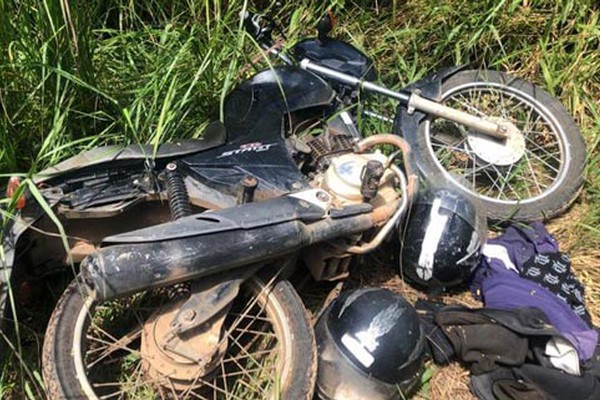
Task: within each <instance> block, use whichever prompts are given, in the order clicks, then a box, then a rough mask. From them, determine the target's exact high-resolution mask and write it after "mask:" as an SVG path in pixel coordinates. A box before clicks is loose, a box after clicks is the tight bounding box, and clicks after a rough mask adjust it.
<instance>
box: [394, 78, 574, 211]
mask: <svg viewBox="0 0 600 400" xmlns="http://www.w3.org/2000/svg"><path fill="white" fill-rule="evenodd" d="M441 100H442V102H443V103H444V104H445V105H448V106H450V107H453V108H456V109H459V110H462V111H467V112H469V113H471V114H474V115H477V116H480V117H482V118H485V119H489V120H492V121H496V122H505V123H506V122H508V125H509V127H510V128H511V129H509V132H508V139H507V140H504V141H499V140H495V139H493V138H489V137H487V136H485V135H483V134H480V133H478V132H474V131H472V130H470V129H469V128H467V127H466V126H464V125H461V124H458V123H454V122H451V121H448V120H444V119H441V118H426V119H424V121H423V122H422V123H421V124H420V125H419V130H418V135H417V138H416V143H412V145H413V147H414V153H415V156H416V158H417V162H418V164H419V168H420V170H421V173H422V174H423V175H424V177H425V179H428V178H431V177H432V176H440V175H441V176H442V178H443V179H444V180H446V181H447V182H450V183H452V184H453V185H454V186H456V187H457V188H458V189H459V190H460V191H462V192H463V193H464V194H465V195H466V196H467V197H473V198H478V199H479V200H480V201H481V202H482V203H483V206H484V207H485V208H486V211H487V215H488V218H490V219H491V220H494V221H503V220H510V219H512V220H519V221H532V220H538V219H549V218H552V217H555V216H557V215H559V214H560V213H562V212H563V211H564V210H565V209H566V208H567V207H568V206H569V205H570V204H571V203H572V202H573V201H574V200H575V198H576V197H577V195H578V193H579V190H580V189H581V186H582V183H583V170H584V166H585V159H586V150H585V143H584V141H583V138H582V136H581V134H580V132H579V129H578V128H577V125H576V124H575V122H574V121H573V119H572V118H571V116H570V115H569V114H568V113H567V111H566V110H565V109H564V107H563V106H562V105H561V103H560V102H559V101H557V100H556V99H554V98H553V97H552V96H550V95H549V94H548V93H547V92H545V91H544V90H542V89H540V88H539V87H537V86H535V85H534V84H532V83H529V82H526V81H524V80H522V79H518V78H514V77H511V76H509V75H507V74H504V73H501V72H496V71H485V70H471V71H462V72H459V73H457V74H455V75H453V76H451V77H450V78H448V79H447V80H446V81H445V82H444V83H443V85H442V94H441ZM395 129H396V133H400V129H399V126H398V124H396V127H395Z"/></svg>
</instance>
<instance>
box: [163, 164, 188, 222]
mask: <svg viewBox="0 0 600 400" xmlns="http://www.w3.org/2000/svg"><path fill="white" fill-rule="evenodd" d="M165 177H166V180H167V194H168V196H169V208H170V209H171V216H172V217H173V219H174V220H175V219H179V218H182V217H185V216H188V215H191V214H192V206H191V205H190V197H189V196H188V192H187V188H186V187H185V182H184V181H183V177H182V176H181V174H180V173H179V170H178V169H177V164H176V163H174V162H171V163H169V164H167V168H166V170H165Z"/></svg>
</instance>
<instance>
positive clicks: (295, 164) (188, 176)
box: [1, 15, 585, 399]
mask: <svg viewBox="0 0 600 400" xmlns="http://www.w3.org/2000/svg"><path fill="white" fill-rule="evenodd" d="M245 25H246V28H247V29H248V31H249V32H250V33H251V34H252V36H253V37H254V38H255V40H256V41H257V42H258V43H259V44H261V46H262V47H263V48H264V49H265V50H266V51H267V52H269V53H274V54H276V55H278V56H279V57H280V58H281V60H282V61H283V63H284V64H287V65H283V66H276V67H274V68H271V69H268V70H265V71H262V72H259V73H258V74H256V75H254V76H253V77H252V78H250V79H248V80H246V81H244V82H242V83H241V84H240V85H239V86H238V87H237V88H236V89H234V90H233V91H232V92H231V93H230V94H229V95H228V96H227V98H226V101H225V107H224V119H223V122H219V121H217V122H215V123H213V124H211V125H210V126H209V127H208V128H207V129H206V131H205V133H204V135H203V137H202V139H200V140H196V141H180V142H177V143H173V144H164V145H162V146H161V147H160V148H159V149H158V151H157V152H156V153H154V154H153V149H152V148H150V147H149V146H142V145H140V146H130V147H126V148H119V147H111V146H108V147H101V148H97V149H93V150H91V151H89V152H86V153H83V154H80V155H78V156H76V157H73V158H71V159H69V160H66V161H64V162H63V163H61V164H58V165H56V166H55V167H52V168H50V169H48V170H46V171H43V172H42V173H40V175H39V177H38V179H37V181H36V183H37V186H38V188H39V190H40V193H41V194H42V195H43V196H44V199H45V201H46V202H47V203H48V204H49V205H50V206H51V207H52V208H53V210H54V211H55V213H56V215H57V217H58V218H59V220H60V222H61V224H62V226H63V227H64V230H65V232H66V233H67V244H68V246H66V247H67V249H65V246H63V245H62V241H61V240H62V239H61V238H60V236H59V235H47V234H46V232H47V231H52V226H53V222H52V219H51V218H50V217H49V216H48V215H46V214H45V213H44V211H43V209H42V208H41V207H40V206H39V205H38V204H35V202H34V201H32V199H31V198H29V196H25V198H24V199H25V201H24V204H20V206H21V208H22V209H21V210H20V213H19V215H18V216H17V217H16V218H15V220H14V221H13V222H12V223H11V224H10V226H9V229H8V230H7V231H6V234H5V235H4V242H3V247H4V254H5V258H6V265H4V269H5V271H7V272H8V273H5V274H2V279H5V277H7V276H10V273H13V278H12V279H11V282H8V281H4V282H3V286H2V299H1V300H2V302H3V304H5V303H6V296H7V293H8V286H9V285H11V284H12V285H13V287H17V284H16V283H17V282H18V280H17V277H22V276H27V275H33V276H35V275H36V274H38V275H39V273H40V271H45V273H48V271H56V270H64V269H65V267H68V266H69V265H75V264H79V263H80V266H79V268H80V273H79V275H78V277H77V279H76V280H75V281H74V282H73V283H72V284H71V286H69V288H68V289H67V290H66V291H65V293H64V294H63V296H62V297H61V299H60V300H59V302H58V304H57V306H56V308H55V311H54V313H53V315H52V317H51V320H50V323H49V326H48V331H47V335H46V340H45V343H44V365H43V373H44V379H45V382H46V384H47V387H48V392H49V396H50V398H53V399H59V398H160V397H163V398H187V397H190V398H221V397H222V398H244V399H247V398H264V397H276V398H283V399H298V398H312V393H313V387H314V380H315V374H316V349H315V345H314V335H313V332H312V328H311V325H310V323H309V321H308V319H307V316H306V311H305V309H304V306H303V305H302V302H301V300H300V299H299V297H298V295H297V294H296V292H295V290H294V288H293V287H292V286H291V285H290V283H289V282H288V281H287V280H286V274H287V273H288V271H289V270H291V269H294V268H295V267H296V266H298V265H301V264H304V265H306V266H307V267H308V269H309V270H310V272H311V274H312V276H313V277H314V278H315V279H316V280H334V279H339V278H342V277H345V276H347V274H348V267H349V264H350V261H351V260H352V258H353V256H355V255H357V254H364V253H367V252H369V251H372V250H374V249H376V248H379V247H380V246H384V245H386V244H385V239H386V238H388V237H389V236H390V233H391V232H392V231H393V230H394V229H396V227H397V225H398V223H399V221H401V219H402V218H403V216H404V215H405V213H406V211H407V209H408V208H409V206H410V203H411V200H412V198H413V197H414V195H415V194H416V192H417V187H418V182H419V176H420V177H422V178H424V179H428V178H429V177H430V176H432V175H435V176H438V177H439V176H441V177H443V178H444V179H445V180H447V181H449V182H451V183H452V184H454V185H455V186H456V188H457V189H458V190H460V191H462V192H463V193H464V195H465V196H467V197H471V198H477V199H479V200H480V201H482V202H483V203H484V204H485V206H486V209H487V212H488V217H489V218H491V219H495V220H501V219H506V218H514V219H521V220H531V219H538V218H548V217H552V216H555V215H557V214H558V213H560V212H561V211H562V210H564V209H565V208H566V207H567V206H568V205H569V204H570V203H571V202H572V201H573V199H574V198H575V196H576V194H577V192H578V190H579V188H580V186H581V182H582V170H583V165H584V164H583V163H584V159H585V146H584V143H583V140H582V138H581V136H580V134H579V132H578V129H577V127H576V125H575V124H574V122H573V121H572V119H571V118H570V117H569V116H568V114H567V113H566V111H565V110H564V108H563V107H562V106H561V105H560V103H558V102H557V101H556V100H555V99H553V98H551V97H550V96H549V95H548V94H547V93H546V92H544V91H543V90H541V89H539V88H537V87H536V86H534V85H532V84H530V83H527V82H525V81H522V80H520V79H516V78H511V77H509V76H507V75H505V74H503V73H498V72H493V71H468V70H465V69H464V68H461V67H458V68H452V69H447V70H443V71H439V72H437V73H436V74H433V75H431V76H429V77H427V78H425V79H423V80H421V81H418V82H415V83H413V84H411V85H410V86H408V87H407V88H405V89H403V90H402V91H399V92H396V91H392V90H391V89H389V88H385V87H383V86H380V85H378V84H376V83H374V82H373V81H372V80H373V79H374V75H375V73H374V69H373V64H372V61H371V60H369V58H368V57H366V56H365V55H364V54H363V53H361V52H360V51H359V50H357V49H356V48H354V47H353V46H351V45H349V44H347V43H345V42H342V41H339V40H336V39H333V38H330V37H328V32H329V31H330V29H331V25H332V20H331V17H329V16H326V17H324V19H323V20H322V21H321V22H320V23H319V29H318V30H319V36H318V38H311V39H306V40H303V41H301V42H299V43H297V44H296V45H294V46H292V47H291V48H290V50H289V51H288V52H284V51H282V50H281V49H280V47H279V46H276V45H274V43H273V41H272V32H273V29H274V25H273V23H272V21H271V20H269V19H268V18H266V17H264V16H258V15H247V16H245ZM368 93H371V94H378V95H383V96H387V97H390V98H393V99H396V100H398V102H399V106H398V111H397V115H396V116H395V118H394V135H391V134H373V135H371V136H368V137H366V138H364V136H363V135H362V134H361V133H360V132H359V131H358V129H357V127H356V124H355V117H356V116H355V115H354V114H353V113H355V110H356V109H357V108H359V107H355V106H356V105H358V104H359V103H361V101H362V97H363V96H362V95H359V94H368ZM370 115H374V116H375V117H376V118H384V119H385V118H386V117H385V116H382V115H379V114H377V113H373V112H370ZM315 130H318V133H317V134H312V133H310V134H306V133H305V132H307V131H311V132H314V131H315ZM380 145H386V146H388V147H392V148H394V150H395V151H394V152H392V153H391V154H390V155H386V154H384V153H382V152H381V151H378V150H376V149H375V147H376V146H380ZM397 159H401V160H402V164H401V165H397V162H395V161H396V160H397ZM165 200H166V201H165ZM19 203H21V202H19ZM17 290H18V288H17ZM2 308H3V309H4V308H5V307H2ZM144 396H146V397H144Z"/></svg>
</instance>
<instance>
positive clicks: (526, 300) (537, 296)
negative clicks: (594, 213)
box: [471, 222, 598, 361]
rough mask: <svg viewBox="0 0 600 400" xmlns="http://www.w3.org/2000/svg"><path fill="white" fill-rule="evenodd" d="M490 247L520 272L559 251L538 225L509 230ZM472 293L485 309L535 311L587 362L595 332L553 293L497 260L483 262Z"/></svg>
mask: <svg viewBox="0 0 600 400" xmlns="http://www.w3.org/2000/svg"><path fill="white" fill-rule="evenodd" d="M488 243H489V244H495V245H502V246H503V247H505V248H506V250H507V253H508V256H509V258H510V261H512V263H513V264H514V265H515V266H516V267H517V269H518V270H519V271H520V270H521V269H522V267H523V263H525V261H527V260H529V259H530V258H531V257H532V256H534V255H535V254H539V253H552V252H557V251H558V244H557V243H556V240H555V239H554V238H553V237H552V235H550V234H549V233H548V231H547V230H546V228H545V227H544V225H543V224H542V223H540V222H536V223H533V224H532V225H531V228H528V227H527V226H523V227H517V226H511V227H509V228H508V229H507V230H506V232H505V233H504V234H503V235H501V236H498V237H497V238H494V239H490V240H488ZM471 292H472V293H473V296H474V297H475V298H478V299H481V300H482V301H483V303H484V304H485V306H486V307H489V308H498V309H503V310H512V309H514V308H518V307H536V308H538V309H539V310H541V311H542V312H543V313H544V314H545V315H546V317H547V318H548V321H550V323H551V324H552V325H553V326H554V327H555V328H556V330H558V331H559V332H560V333H561V334H562V335H563V336H564V337H565V339H567V340H568V341H569V342H571V344H573V346H574V347H575V348H576V349H577V353H578V354H579V358H580V360H582V361H585V360H589V359H590V358H591V357H592V355H593V354H594V350H595V348H596V344H597V342H598V332H596V331H595V330H594V329H592V328H590V327H589V326H588V325H587V324H586V323H585V322H584V321H583V320H582V319H581V318H580V317H579V316H578V315H577V314H576V313H575V312H574V311H573V310H572V309H571V308H570V307H569V305H568V304H567V303H565V302H564V301H562V300H561V299H560V298H558V297H557V296H556V295H555V294H554V293H552V292H551V291H549V290H548V289H546V288H544V287H543V286H541V285H539V284H538V283H535V282H532V281H530V280H528V279H525V278H522V277H521V276H519V274H518V273H517V271H514V270H511V269H507V266H506V265H505V264H504V263H503V262H502V261H501V260H500V259H498V258H491V259H487V258H486V257H483V258H482V261H481V263H480V265H479V268H477V272H476V273H475V276H474V278H473V281H472V283H471Z"/></svg>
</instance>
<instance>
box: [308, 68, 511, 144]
mask: <svg viewBox="0 0 600 400" xmlns="http://www.w3.org/2000/svg"><path fill="white" fill-rule="evenodd" d="M300 67H301V68H302V69H305V70H307V71H311V72H313V73H315V74H317V75H320V76H324V77H326V78H329V79H333V80H336V81H339V82H343V83H345V84H348V85H352V86H354V87H356V88H359V89H362V90H365V91H367V92H373V93H378V94H381V95H384V96H387V97H390V98H392V99H396V100H398V101H399V102H400V103H402V104H404V105H406V106H407V108H408V112H409V114H412V113H413V112H414V111H415V110H417V111H422V112H424V113H427V114H431V115H435V116H436V117H441V118H444V119H447V120H450V121H453V122H457V123H459V124H462V125H466V126H468V127H469V128H471V129H473V130H475V131H477V132H480V133H482V134H484V135H488V136H491V137H493V138H495V139H500V140H503V139H506V138H507V137H508V131H509V126H508V125H507V124H504V123H496V122H494V121H489V120H486V119H483V118H480V117H477V116H475V115H472V114H469V113H467V112H464V111H460V110H456V109H454V108H452V107H448V106H445V105H443V104H440V103H438V102H436V101H433V100H429V99H426V98H424V97H421V96H420V94H419V92H418V91H413V92H412V93H409V92H396V91H393V90H391V89H388V88H386V87H383V86H380V85H377V84H376V83H373V82H369V81H364V80H361V79H359V78H356V77H354V76H352V75H348V74H344V73H341V72H339V71H336V70H334V69H331V68H327V67H324V66H322V65H319V64H315V63H314V62H312V61H310V60H308V59H304V60H302V61H301V62H300Z"/></svg>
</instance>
